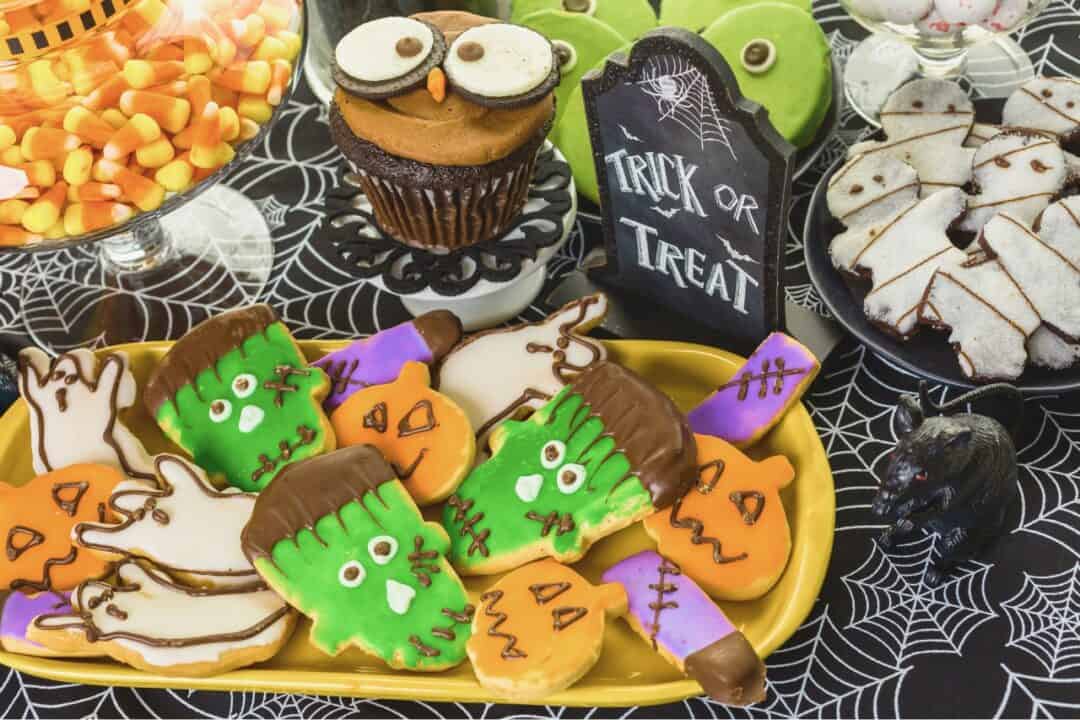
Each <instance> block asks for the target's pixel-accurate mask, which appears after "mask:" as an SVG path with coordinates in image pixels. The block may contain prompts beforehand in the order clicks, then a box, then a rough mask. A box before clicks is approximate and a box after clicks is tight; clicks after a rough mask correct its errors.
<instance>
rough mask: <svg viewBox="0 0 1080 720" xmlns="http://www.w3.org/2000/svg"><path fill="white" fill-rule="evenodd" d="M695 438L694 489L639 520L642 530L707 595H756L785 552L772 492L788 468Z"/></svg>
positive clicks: (783, 519) (779, 508)
mask: <svg viewBox="0 0 1080 720" xmlns="http://www.w3.org/2000/svg"><path fill="white" fill-rule="evenodd" d="M696 440H697V446H698V465H699V468H698V482H697V485H695V486H694V487H693V488H691V489H690V491H689V492H687V493H686V495H684V496H683V497H681V498H679V499H678V500H676V501H675V504H674V505H672V506H671V509H670V510H662V511H660V512H658V513H656V514H655V515H652V516H650V517H648V518H646V519H645V523H644V525H645V532H647V533H649V535H650V537H652V539H653V540H655V541H656V543H657V546H658V548H659V550H660V552H661V553H662V554H663V555H664V556H665V557H669V558H671V559H672V560H674V561H675V562H676V563H678V564H679V565H680V566H681V567H682V569H683V572H685V573H686V574H687V575H689V576H690V577H691V578H693V579H694V580H695V581H696V582H697V583H698V584H699V585H700V586H701V587H702V588H703V589H704V590H705V592H707V593H708V594H709V595H711V596H713V597H714V598H716V599H718V600H753V599H755V598H759V597H761V596H762V595H764V594H765V593H767V592H768V591H769V589H770V588H772V586H773V585H775V584H776V581H777V580H779V579H780V576H781V575H782V574H783V572H784V568H785V567H787V562H788V557H790V555H791V529H790V528H789V527H788V521H787V513H785V512H784V504H783V503H782V502H781V501H780V490H781V489H783V488H785V487H787V486H788V485H789V484H791V481H792V479H793V478H794V477H795V470H794V469H793V468H792V467H791V463H789V462H788V461H787V458H784V457H782V456H779V455H777V456H774V457H770V458H767V459H766V460H764V461H763V462H755V461H753V460H751V459H750V458H748V457H747V456H746V455H744V454H743V453H741V452H740V451H739V450H738V449H737V448H735V447H734V446H733V445H729V444H728V443H726V442H724V441H723V440H721V439H719V438H714V437H710V436H708V435H697V436H696Z"/></svg>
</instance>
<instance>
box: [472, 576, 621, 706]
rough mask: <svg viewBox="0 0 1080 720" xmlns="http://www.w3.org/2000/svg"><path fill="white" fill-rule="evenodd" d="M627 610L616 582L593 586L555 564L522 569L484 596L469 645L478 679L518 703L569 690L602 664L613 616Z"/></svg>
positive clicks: (477, 612)
mask: <svg viewBox="0 0 1080 720" xmlns="http://www.w3.org/2000/svg"><path fill="white" fill-rule="evenodd" d="M625 612H626V592H625V591H624V590H623V588H622V586H621V585H618V584H617V583H610V584H607V585H601V586H599V587H597V586H594V585H592V584H591V583H589V581H588V580H586V579H585V578H583V577H581V576H580V575H578V574H577V573H576V572H574V571H573V570H571V569H570V568H568V567H566V566H565V565H560V564H559V563H557V562H555V561H554V560H540V561H538V562H535V563H530V564H529V565H526V566H524V567H522V568H518V569H517V570H515V571H514V572H512V573H510V574H509V575H506V576H505V577H503V578H502V579H500V580H499V582H497V583H495V584H494V585H493V586H491V587H490V588H488V589H487V590H486V591H485V592H484V593H483V594H482V595H481V596H480V605H479V607H478V608H477V610H476V614H475V615H474V616H473V630H472V637H471V638H469V643H468V645H467V646H466V647H467V650H468V653H469V660H470V662H471V663H472V667H473V671H474V672H475V673H476V679H477V680H478V681H479V682H480V685H482V686H483V687H484V688H486V689H488V690H490V691H491V692H493V693H495V694H497V695H500V696H501V697H504V698H507V699H509V700H514V701H518V702H529V701H535V700H541V699H543V698H545V697H547V696H548V695H551V694H552V693H556V692H559V691H561V690H565V689H566V688H568V687H570V686H571V685H573V684H574V683H576V682H577V681H578V680H580V679H581V678H582V677H583V676H584V675H585V674H586V673H587V672H589V670H590V669H591V668H592V667H593V665H595V664H596V661H597V660H599V659H600V651H601V649H602V648H603V642H604V627H605V624H606V620H607V618H608V617H618V616H620V615H623V614H624V613H625Z"/></svg>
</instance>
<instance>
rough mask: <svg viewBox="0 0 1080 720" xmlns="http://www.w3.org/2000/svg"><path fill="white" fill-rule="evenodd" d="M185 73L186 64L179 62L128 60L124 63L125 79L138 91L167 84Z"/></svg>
mask: <svg viewBox="0 0 1080 720" xmlns="http://www.w3.org/2000/svg"><path fill="white" fill-rule="evenodd" d="M184 72H185V70H184V63H183V62H181V61H179V60H156V61H155V60H128V61H127V62H126V63H124V79H125V80H127V83H128V85H130V86H131V87H133V88H135V89H136V90H145V89H146V88H148V87H151V86H153V85H160V84H162V83H167V82H169V81H170V80H175V79H176V78H178V77H180V76H181V75H183V74H184Z"/></svg>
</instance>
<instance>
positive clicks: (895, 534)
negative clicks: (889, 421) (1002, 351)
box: [871, 382, 1024, 585]
mask: <svg viewBox="0 0 1080 720" xmlns="http://www.w3.org/2000/svg"><path fill="white" fill-rule="evenodd" d="M997 396H1002V397H1003V399H1005V400H1007V401H1009V402H1010V403H1013V404H1015V406H1016V411H1015V414H1014V415H1013V417H1015V418H1017V421H1016V423H1015V427H1019V418H1020V417H1021V415H1022V413H1023V407H1024V404H1023V397H1022V396H1021V395H1020V392H1019V391H1018V390H1017V389H1016V388H1015V387H1013V386H1012V385H1005V384H999V385H990V386H987V387H985V388H982V389H979V390H975V391H972V392H970V393H968V394H966V395H963V396H962V397H959V398H957V399H955V400H953V401H951V402H948V403H946V404H945V405H936V404H935V403H934V402H933V401H931V400H930V396H929V392H928V390H927V385H926V383H925V382H924V383H922V384H921V385H920V386H919V396H918V397H914V396H911V395H905V396H904V397H902V398H901V399H900V405H899V406H898V407H897V411H896V420H897V429H898V431H899V441H898V442H897V444H896V448H895V450H893V452H892V453H891V455H890V456H889V466H888V469H887V470H886V472H885V477H884V478H883V479H882V482H881V487H880V489H879V490H878V494H877V497H875V498H874V502H873V504H872V506H871V509H872V510H873V512H874V514H875V515H877V516H878V517H882V518H886V519H888V520H890V521H892V523H893V524H892V525H891V526H890V527H888V528H887V529H886V530H885V532H883V533H882V535H881V537H880V538H879V539H878V542H879V544H880V545H881V546H882V547H883V548H884V549H886V550H887V549H889V548H891V547H892V545H893V544H894V543H895V541H896V540H897V539H898V538H903V537H905V536H908V535H911V534H912V533H914V532H915V531H917V530H926V531H929V532H932V533H936V534H937V535H939V536H940V540H939V541H938V545H937V549H938V551H939V553H940V555H939V557H938V558H937V560H936V561H935V563H934V567H932V568H931V569H930V570H928V571H927V574H926V582H927V583H929V584H930V585H937V584H939V583H940V582H941V581H942V580H943V579H944V577H945V575H946V574H947V573H948V572H949V570H950V569H951V568H952V567H954V566H955V565H957V564H959V563H961V562H963V561H965V560H968V559H970V558H972V557H973V556H975V555H976V554H977V553H979V552H980V551H981V550H982V549H983V548H984V547H985V546H986V545H987V543H989V542H990V541H992V540H993V539H995V538H996V537H998V536H999V535H1000V534H1001V533H1002V532H1003V531H1004V530H1005V527H1004V526H1005V522H1006V515H1007V513H1008V510H1009V506H1010V504H1011V503H1012V502H1013V500H1014V499H1015V498H1016V494H1017V467H1016V447H1015V445H1014V444H1013V440H1012V437H1011V435H1010V433H1009V431H1008V430H1006V429H1005V427H1004V426H1003V425H1002V424H1001V423H1000V422H998V421H997V420H994V419H992V418H989V417H986V416H984V415H974V414H970V413H963V414H956V415H952V414H950V413H953V412H955V411H956V410H957V409H958V408H961V407H963V406H966V405H968V404H969V403H972V402H976V401H978V400H983V399H987V398H990V397H997Z"/></svg>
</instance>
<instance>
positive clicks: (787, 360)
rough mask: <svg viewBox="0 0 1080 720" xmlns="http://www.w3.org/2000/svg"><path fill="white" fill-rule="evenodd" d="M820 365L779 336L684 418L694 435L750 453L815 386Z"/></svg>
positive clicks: (767, 340)
mask: <svg viewBox="0 0 1080 720" xmlns="http://www.w3.org/2000/svg"><path fill="white" fill-rule="evenodd" d="M820 369H821V363H820V362H818V359H817V358H816V357H814V354H813V353H812V352H810V351H809V350H808V349H807V348H806V347H804V346H803V345H801V344H799V342H798V341H796V340H795V339H794V338H792V337H789V336H787V335H785V334H784V333H781V332H775V333H772V334H770V335H769V336H768V337H767V338H765V340H764V341H763V342H762V343H761V344H760V345H758V347H757V349H756V350H754V353H753V354H752V355H751V356H750V357H749V359H747V361H746V363H745V364H744V365H743V366H742V367H741V368H739V370H738V371H737V372H736V373H735V375H734V377H733V378H732V379H731V380H730V381H729V382H726V383H724V384H723V385H721V386H720V387H719V388H717V390H716V392H714V393H713V394H712V395H710V396H709V397H708V398H706V399H705V400H704V401H702V403H701V404H700V405H698V406H697V407H696V408H694V409H693V410H691V411H690V412H689V413H687V415H686V420H687V422H689V423H690V429H691V430H693V431H694V432H695V433H698V434H704V435H712V436H713V437H718V438H722V439H724V440H727V441H728V442H730V443H732V444H733V445H735V446H737V447H743V448H745V447H749V446H751V445H753V444H754V443H756V442H757V441H758V440H760V439H761V438H763V437H764V436H765V434H766V433H768V432H769V431H770V430H772V429H773V428H774V427H776V424H777V423H779V422H780V420H782V419H783V417H784V415H785V414H787V411H788V410H790V409H791V407H792V406H793V405H795V403H797V402H799V399H800V398H801V397H802V396H803V393H805V392H806V389H807V388H809V387H810V384H811V383H812V382H814V378H816V377H817V374H818V371H819V370H820Z"/></svg>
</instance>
